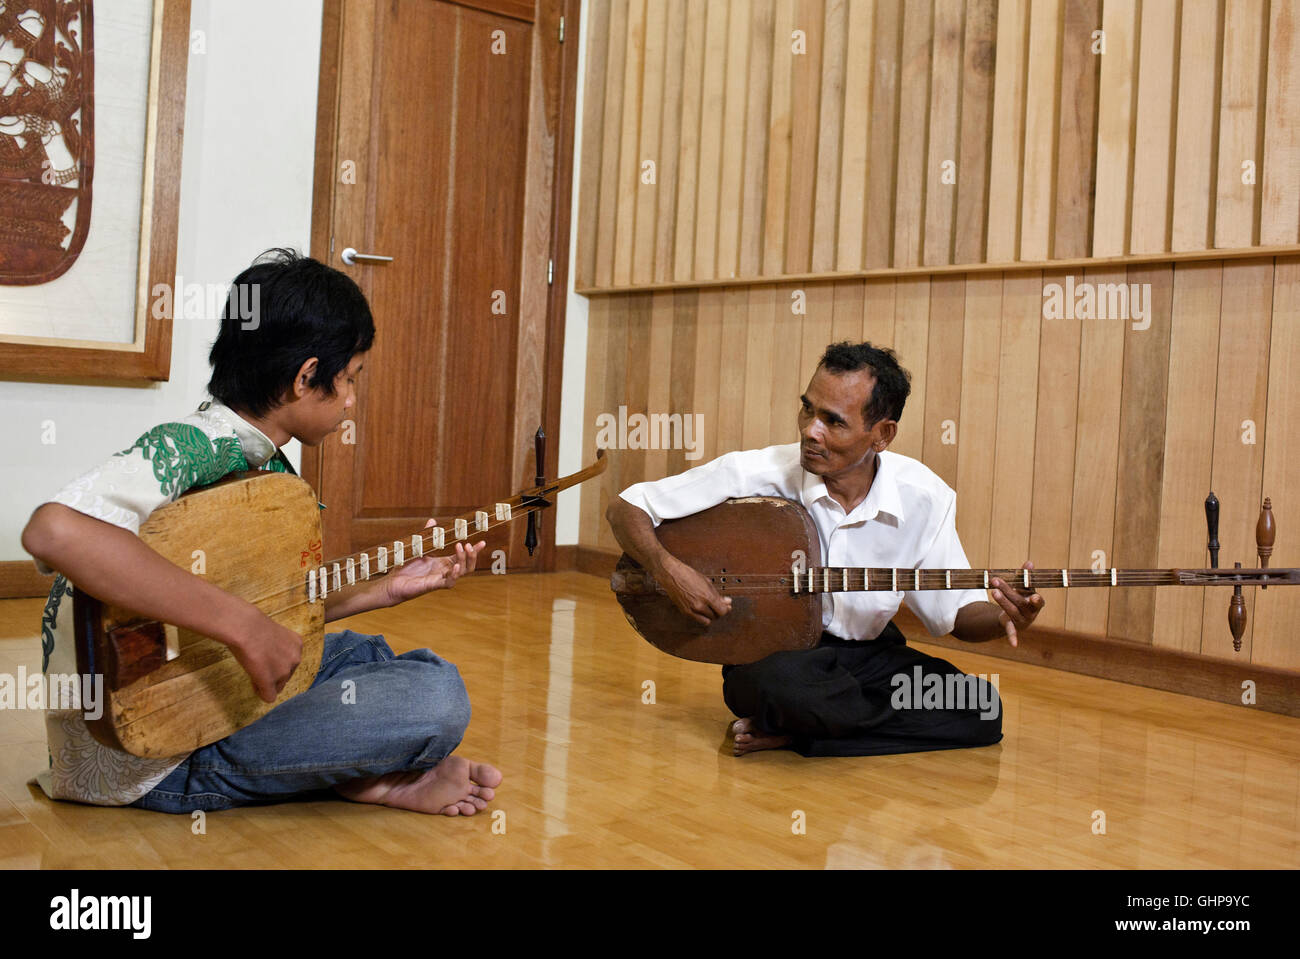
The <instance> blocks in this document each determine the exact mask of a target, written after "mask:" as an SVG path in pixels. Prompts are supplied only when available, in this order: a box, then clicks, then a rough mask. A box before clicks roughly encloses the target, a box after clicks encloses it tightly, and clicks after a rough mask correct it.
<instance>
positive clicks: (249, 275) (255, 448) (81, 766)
mask: <svg viewBox="0 0 1300 959" xmlns="http://www.w3.org/2000/svg"><path fill="white" fill-rule="evenodd" d="M241 291H245V292H248V291H252V293H253V294H255V295H251V296H250V295H241ZM250 299H251V300H252V302H254V303H256V304H257V310H258V312H257V315H256V317H255V318H253V317H249V318H247V319H255V322H252V323H246V322H244V319H245V318H243V317H241V315H240V312H241V311H240V310H237V309H236V306H235V305H236V304H237V303H240V302H244V303H247V302H249V300H250ZM374 336H375V327H374V322H373V320H372V318H371V315H370V308H369V306H368V305H367V303H366V300H365V297H364V296H363V295H362V293H361V290H360V289H359V288H358V287H357V285H356V284H355V283H354V282H353V281H352V280H351V279H350V278H348V277H347V276H346V275H344V274H342V273H340V272H339V271H337V270H334V269H331V268H330V267H327V266H325V265H324V264H322V263H319V262H317V261H316V260H312V259H309V258H306V257H299V256H297V255H296V254H294V253H292V252H290V251H287V250H276V251H271V253H270V254H269V255H268V257H267V258H264V261H263V262H259V263H257V264H255V265H254V266H252V267H250V268H249V269H247V270H245V271H244V272H243V273H241V274H240V275H239V276H238V277H237V278H236V279H235V283H234V286H233V287H232V288H231V293H230V299H229V300H227V304H226V309H225V311H224V315H223V317H222V322H221V332H220V334H219V335H218V337H217V340H216V343H215V344H214V345H213V347H212V353H211V357H210V359H211V362H212V366H213V372H212V380H211V382H210V383H209V384H208V389H209V391H210V392H211V393H212V396H213V398H214V400H213V402H206V403H204V404H202V405H201V406H200V407H199V409H198V410H197V411H196V412H194V413H192V414H190V415H188V416H186V417H183V418H181V419H179V420H176V421H172V422H168V423H163V424H161V425H159V426H156V427H154V428H153V429H151V430H150V431H149V432H148V433H146V434H145V435H144V436H142V437H140V439H139V440H137V441H136V442H135V444H134V445H132V446H131V447H130V448H128V449H125V450H123V451H122V452H120V453H117V454H115V455H114V456H112V457H110V458H109V459H108V460H107V461H105V462H104V463H102V464H101V465H100V466H98V467H96V468H95V469H93V470H91V471H90V472H88V473H85V474H83V475H82V476H81V477H79V478H78V479H76V480H74V481H73V482H71V483H70V484H68V485H67V486H66V487H64V488H63V489H62V490H61V491H60V492H59V493H57V494H56V495H55V496H54V497H53V498H52V499H51V500H50V501H49V502H47V503H45V504H44V505H42V506H41V507H40V508H38V509H37V510H36V511H35V513H33V515H32V518H31V521H30V522H29V523H28V524H27V528H26V529H25V530H24V532H23V547H24V548H25V549H26V550H27V551H28V552H29V553H31V554H32V556H34V557H35V558H36V559H37V561H38V563H39V564H40V565H41V566H43V567H44V568H45V569H46V570H47V571H48V570H57V571H59V573H60V574H61V575H60V576H58V577H56V579H55V581H54V586H53V588H52V589H51V591H50V599H49V601H48V602H47V604H46V607H45V615H44V616H43V620H42V646H43V647H44V654H45V655H44V663H43V666H42V668H43V669H44V671H45V672H46V673H47V674H64V675H68V674H72V673H75V672H76V649H75V637H74V635H73V611H72V601H71V597H70V593H71V591H72V589H74V588H76V589H84V590H86V592H87V593H89V594H91V595H93V596H96V597H98V598H99V599H101V600H103V601H105V602H108V603H112V604H114V605H117V606H121V607H124V608H126V609H131V610H134V611H136V612H137V613H140V614H141V615H142V616H144V617H146V618H148V619H157V620H160V621H162V622H166V623H172V624H174V625H177V626H180V627H183V628H185V629H190V630H193V631H195V632H197V633H200V634H202V635H205V636H210V637H211V638H212V639H214V640H216V641H217V642H220V643H222V644H224V645H225V646H227V647H228V648H229V650H230V652H231V654H232V655H233V656H234V657H235V659H236V660H237V661H238V662H239V664H240V665H241V666H243V668H244V670H245V672H247V674H248V678H249V682H250V683H251V684H252V686H253V688H254V689H255V690H256V692H257V694H258V695H259V696H260V697H261V698H262V699H263V700H265V701H266V702H273V701H274V700H275V698H276V696H277V695H278V694H279V692H280V691H281V690H282V689H283V688H284V685H285V683H287V682H288V681H289V678H290V676H292V675H293V673H294V671H295V670H296V669H297V668H298V663H299V660H300V659H301V656H302V640H301V638H300V637H299V636H298V635H297V634H296V633H294V632H292V631H291V630H289V629H286V628H285V627H284V626H281V625H279V624H278V623H276V622H275V621H274V620H272V619H270V618H269V617H267V616H266V615H265V614H263V613H262V612H261V611H260V610H259V609H258V608H257V607H255V606H253V605H252V604H251V603H249V602H248V601H246V600H244V599H242V598H240V597H238V596H235V595H233V594H231V593H228V592H226V591H224V590H222V589H220V588H218V587H217V586H216V585H214V584H212V583H209V582H206V581H205V580H204V579H203V578H202V577H201V576H194V575H191V573H190V572H189V571H188V570H185V569H181V568H180V567H178V566H174V565H172V564H171V563H169V562H168V561H167V560H165V559H163V557H162V556H160V555H159V554H158V553H156V552H154V551H153V550H152V549H150V548H149V547H148V546H146V545H145V544H144V543H143V542H142V541H141V540H140V539H139V538H138V537H137V536H136V535H135V534H136V533H137V531H138V530H139V527H140V523H141V521H142V520H143V519H144V518H145V517H147V516H148V515H149V514H150V513H152V512H153V511H154V510H156V509H157V508H158V507H160V506H162V505H164V504H166V503H170V502H172V501H174V500H175V499H176V498H177V497H179V496H180V495H181V494H182V493H184V492H185V491H186V490H187V489H189V488H191V487H195V486H203V485H206V484H209V483H214V482H216V481H217V480H219V479H221V478H222V477H223V476H226V475H227V474H229V473H232V472H238V471H241V470H246V469H250V468H252V469H259V468H260V469H271V470H277V471H281V472H282V471H284V470H285V469H286V467H287V461H286V460H285V459H284V456H283V454H282V453H280V447H282V446H284V444H285V443H287V442H288V441H289V440H290V439H298V440H300V441H301V442H303V443H304V444H306V445H308V446H317V445H319V444H320V443H322V442H323V441H324V440H325V438H326V437H327V436H329V435H330V434H331V433H333V432H334V431H335V430H337V429H338V428H339V426H340V425H341V423H342V421H343V420H344V419H345V417H346V416H347V415H348V413H349V410H351V408H352V406H353V404H354V403H355V401H356V381H357V377H358V376H359V375H360V372H361V365H362V361H363V358H364V356H365V354H366V352H367V351H368V350H369V349H370V347H371V344H372V342H373V341H374ZM230 522H231V523H233V524H240V523H247V522H250V518H249V517H246V516H240V515H238V514H234V515H232V516H231V517H230ZM483 546H484V544H483V543H482V542H479V543H476V544H474V545H472V546H467V545H465V544H461V543H457V544H456V556H455V558H454V559H453V558H452V557H431V556H430V557H422V558H418V559H414V560H412V561H410V562H408V563H406V564H405V565H403V566H401V567H400V568H398V569H396V570H394V571H393V572H391V573H389V574H388V575H386V576H383V577H379V578H377V579H375V580H374V581H373V582H372V583H370V584H368V585H366V586H364V587H359V588H357V589H354V590H352V591H343V592H337V591H331V592H330V594H329V595H328V597H327V598H326V601H325V619H326V621H327V622H328V621H331V620H337V619H342V618H344V617H347V616H352V615H355V614H357V613H361V612H365V611H368V610H372V609H378V608H381V607H385V606H393V605H396V604H398V603H401V602H404V601H406V600H408V599H412V598H414V597H416V596H420V595H422V594H424V593H427V592H430V591H432V590H437V589H449V588H451V587H452V586H453V585H454V584H455V582H456V580H457V579H458V578H459V577H460V576H462V575H464V574H465V573H468V572H472V571H473V570H474V568H475V565H476V562H477V557H478V553H479V551H480V550H481V549H482V548H483ZM69 581H71V582H69ZM73 583H75V584H76V585H75V587H73V586H72V585H71V584H73ZM347 681H350V682H352V683H353V684H354V686H353V687H352V688H354V689H355V690H357V693H358V694H357V696H356V697H355V700H354V701H349V700H347V699H346V698H345V697H343V696H342V695H340V692H339V690H340V687H341V684H342V683H344V682H347ZM469 713H470V709H469V698H468V696H467V694H466V692H465V686H464V683H463V682H462V680H461V678H460V674H459V673H458V672H457V670H456V667H455V666H454V665H452V664H451V663H449V662H447V661H446V660H444V659H442V658H440V657H439V656H437V655H436V654H435V653H433V652H432V651H430V650H427V649H418V650H412V651H411V652H408V653H403V654H402V655H400V656H395V655H394V654H393V651H392V650H391V649H390V648H389V647H388V644H387V643H385V642H384V638H383V637H382V636H365V635H361V634H359V633H354V632H352V631H351V630H347V631H345V632H341V633H331V634H329V635H327V636H326V637H325V642H324V650H323V653H322V656H321V666H320V670H319V671H318V672H317V674H316V677H315V681H314V683H313V685H312V686H311V687H310V688H309V689H307V690H305V691H303V692H301V693H299V694H298V695H297V696H295V697H294V698H292V699H289V700H287V701H286V702H284V703H281V704H280V705H279V706H277V707H276V708H275V709H273V710H272V711H271V712H269V713H267V714H266V715H265V716H263V717H262V718H261V719H259V720H257V721H256V722H254V723H252V724H251V725H249V726H246V727H245V728H243V729H240V730H238V731H237V732H235V733H232V734H231V735H230V736H227V737H226V738H225V739H222V740H218V741H217V742H215V743H212V744H211V745H208V746H204V747H203V748H202V749H199V750H196V751H195V752H193V753H190V754H188V755H180V756H172V757H168V758H166V759H143V758H140V757H138V756H131V755H128V754H127V753H124V752H120V751H117V750H114V749H110V748H108V747H106V746H102V745H100V744H99V743H98V742H97V741H96V740H95V739H93V738H92V737H91V735H90V732H89V730H88V728H87V726H86V723H85V720H84V717H83V715H82V713H81V712H80V711H78V710H75V709H68V710H53V709H52V710H47V712H46V737H47V739H48V742H49V748H50V763H49V768H48V769H45V770H43V771H42V772H41V774H40V776H38V782H39V783H40V785H41V787H42V788H43V789H44V790H45V792H46V794H47V795H49V796H50V798H52V799H71V800H76V801H79V802H86V803H94V804H97V805H105V806H125V805H136V806H141V807H143V808H146V809H153V810H157V811H161V812H171V813H189V812H191V811H192V810H196V809H201V810H207V811H212V810H218V809H228V808H231V807H233V806H240V805H245V804H251V803H267V802H278V801H282V800H286V799H290V798H292V797H294V796H298V795H303V794H307V793H315V792H318V791H324V790H333V792H334V793H336V794H337V795H339V796H342V797H344V798H346V799H350V800H353V801H355V802H366V803H377V804H381V805H386V806H393V807H397V808H401V809H410V810H414V811H418V812H425V813H441V814H443V815H447V816H471V815H474V814H475V813H477V812H479V811H481V810H483V809H484V808H486V806H487V803H488V802H489V801H491V800H492V799H493V798H494V795H495V790H496V787H498V786H500V784H501V780H502V776H501V773H500V771H499V770H497V769H495V768H493V767H492V766H490V765H488V764H487V763H476V762H470V761H469V760H467V759H464V758H462V757H460V756H454V755H451V753H452V751H453V750H454V749H455V748H456V747H457V746H458V745H459V744H460V741H461V737H462V736H463V735H464V732H465V727H466V725H467V724H468V722H469Z"/></svg>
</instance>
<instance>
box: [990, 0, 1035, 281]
mask: <svg viewBox="0 0 1300 959" xmlns="http://www.w3.org/2000/svg"><path fill="white" fill-rule="evenodd" d="M995 56H996V57H997V68H996V71H997V72H996V73H995V74H994V77H993V131H994V133H993V136H992V140H993V143H992V147H991V155H990V159H989V216H988V243H987V252H986V256H987V258H988V260H989V261H990V262H993V263H1008V262H1010V261H1012V260H1014V259H1015V258H1016V252H1017V251H1018V250H1019V249H1020V183H1021V176H1020V174H1021V169H1022V167H1021V164H1022V163H1023V162H1024V156H1025V142H1024V141H1025V66H1026V64H1027V62H1028V59H1029V0H1003V2H1001V3H999V4H998V34H997V41H996V52H995Z"/></svg>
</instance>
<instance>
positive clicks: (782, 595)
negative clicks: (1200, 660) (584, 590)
mask: <svg viewBox="0 0 1300 959" xmlns="http://www.w3.org/2000/svg"><path fill="white" fill-rule="evenodd" d="M1269 522H1270V523H1271V516H1270V518H1269ZM1263 524H1264V521H1263V520H1261V526H1262V525H1263ZM1270 530H1271V527H1270ZM656 533H657V534H658V536H659V541H660V543H662V544H663V546H664V548H665V549H667V550H668V552H670V553H672V554H673V555H674V556H675V557H677V558H678V559H680V560H681V561H682V562H684V563H686V565H688V566H690V567H691V568H693V569H695V570H696V571H697V572H699V573H700V574H702V575H703V576H704V577H705V578H707V579H708V580H709V581H710V582H711V583H712V584H713V586H714V588H715V589H716V590H717V591H718V592H719V593H721V594H722V595H723V596H726V597H729V598H730V599H731V611H730V612H728V613H727V614H726V615H725V616H720V617H719V618H718V619H716V620H714V621H713V623H712V624H711V625H709V626H704V625H701V624H699V623H696V622H695V621H694V620H693V619H691V618H690V617H689V616H687V615H685V614H684V613H682V612H681V611H680V610H678V609H677V607H676V606H675V605H674V604H673V602H672V600H671V599H669V598H668V594H667V593H666V592H665V591H664V589H663V587H661V586H660V585H659V584H658V583H656V582H655V580H654V577H653V576H652V575H651V574H650V573H648V572H647V571H646V570H644V569H642V568H641V566H640V565H639V564H637V563H636V561H635V560H633V559H632V558H631V557H629V556H627V555H626V554H624V555H623V556H622V557H621V558H620V560H619V562H618V565H617V566H616V567H615V571H614V574H613V576H612V577H611V578H610V587H611V588H612V589H613V591H614V593H615V594H616V595H617V597H618V602H619V604H620V605H621V606H622V607H623V612H624V614H625V615H626V616H627V619H628V622H629V623H631V624H632V628H633V629H635V630H636V631H637V632H638V633H640V634H641V635H642V636H643V637H644V638H645V639H646V640H647V641H648V642H649V643H650V644H651V645H653V646H655V647H657V648H659V649H661V650H663V651H664V652H666V653H670V654H671V655H673V656H678V657H681V658H682V659H694V660H698V661H700V662H706V663H731V664H741V663H749V662H754V661H756V660H759V659H762V658H763V657H764V656H767V655H770V654H771V653H774V652H778V651H780V650H786V649H809V648H811V647H813V646H816V645H817V643H818V642H819V641H820V639H821V633H822V620H821V616H822V599H821V595H820V594H823V593H845V592H892V593H903V592H909V591H915V590H934V589H990V588H991V587H992V580H993V579H994V578H998V579H1001V580H1003V581H1004V582H1006V583H1007V584H1008V585H1013V586H1016V587H1021V588H1024V589H1033V590H1038V589H1055V588H1065V589H1068V588H1076V589H1077V588H1086V587H1108V588H1123V587H1128V586H1232V587H1234V591H1235V592H1236V593H1237V594H1238V597H1237V599H1240V595H1239V594H1240V591H1241V589H1242V587H1244V586H1259V587H1261V588H1267V587H1268V586H1270V585H1272V586H1295V585H1300V569H1268V568H1266V567H1265V566H1261V568H1260V569H1241V568H1240V565H1241V564H1237V565H1238V568H1236V569H1102V570H1094V569H1034V570H1024V569H985V570H977V569H912V568H907V569H887V568H885V569H882V568H863V567H839V566H837V567H825V566H821V565H820V563H821V548H820V541H819V539H818V536H817V530H816V528H815V526H814V525H813V521H812V518H811V517H810V516H809V515H808V513H807V511H806V510H805V509H804V508H803V506H802V505H801V504H799V503H796V502H794V501H792V500H786V499H780V498H776V497H766V496H754V497H746V498H744V499H733V500H728V501H727V502H725V503H721V504H719V505H717V506H714V507H712V508H711V509H707V510H703V511H701V512H699V513H696V514H694V515H693V516H685V517H682V518H681V519H676V520H667V521H665V522H664V523H662V524H660V526H659V527H658V529H657V530H656ZM1269 545H1270V546H1271V545H1272V541H1271V538H1270V541H1269ZM1261 559H1262V560H1265V562H1266V557H1265V556H1263V555H1262V556H1261ZM1239 605H1241V606H1242V610H1241V611H1240V612H1237V613H1233V612H1230V614H1229V623H1230V626H1231V629H1232V632H1233V636H1234V639H1236V640H1239V638H1240V636H1241V628H1242V625H1243V624H1244V604H1239ZM1234 609H1236V607H1235V606H1234Z"/></svg>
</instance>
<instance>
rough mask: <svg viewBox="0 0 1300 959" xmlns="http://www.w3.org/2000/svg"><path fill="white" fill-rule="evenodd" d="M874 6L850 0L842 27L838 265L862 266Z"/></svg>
mask: <svg viewBox="0 0 1300 959" xmlns="http://www.w3.org/2000/svg"><path fill="white" fill-rule="evenodd" d="M874 12H875V11H874V9H873V8H872V6H871V5H870V4H865V3H850V4H849V6H848V25H847V27H846V29H845V56H844V120H843V135H842V137H843V138H842V143H843V148H842V149H841V151H840V196H839V204H838V214H839V218H840V222H839V228H838V230H837V231H836V235H837V237H838V241H839V242H838V244H837V247H836V251H835V266H834V268H835V269H837V270H860V269H862V268H863V265H864V252H865V240H866V237H865V232H866V215H867V204H866V203H865V202H864V199H865V198H866V197H867V182H868V181H867V170H868V166H867V157H868V148H869V146H870V130H871V96H872V80H873V78H874V76H875V69H874V49H875V48H874V45H873V42H874V36H873V26H874V23H873V21H874V16H873V14H874Z"/></svg>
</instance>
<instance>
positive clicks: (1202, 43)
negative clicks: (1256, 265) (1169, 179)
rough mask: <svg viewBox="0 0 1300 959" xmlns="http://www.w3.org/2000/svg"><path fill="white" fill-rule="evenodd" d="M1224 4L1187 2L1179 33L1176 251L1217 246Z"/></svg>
mask: <svg viewBox="0 0 1300 959" xmlns="http://www.w3.org/2000/svg"><path fill="white" fill-rule="evenodd" d="M1222 4H1223V0H1183V9H1182V24H1181V29H1180V30H1179V34H1178V64H1179V66H1178V127H1177V132H1176V136H1175V143H1176V144H1177V148H1176V150H1175V152H1174V198H1175V199H1174V220H1173V249H1174V250H1204V249H1209V248H1210V247H1213V246H1214V207H1215V203H1214V184H1215V183H1216V181H1217V173H1216V170H1217V169H1218V156H1217V151H1216V149H1215V141H1216V140H1217V138H1218V135H1219V82H1218V80H1219V71H1220V65H1221V63H1222V49H1223V46H1222V41H1223V16H1222V14H1223V10H1222ZM1211 64H1213V65H1214V66H1213V69H1210V65H1211Z"/></svg>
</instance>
